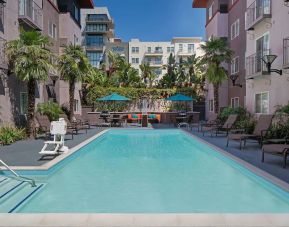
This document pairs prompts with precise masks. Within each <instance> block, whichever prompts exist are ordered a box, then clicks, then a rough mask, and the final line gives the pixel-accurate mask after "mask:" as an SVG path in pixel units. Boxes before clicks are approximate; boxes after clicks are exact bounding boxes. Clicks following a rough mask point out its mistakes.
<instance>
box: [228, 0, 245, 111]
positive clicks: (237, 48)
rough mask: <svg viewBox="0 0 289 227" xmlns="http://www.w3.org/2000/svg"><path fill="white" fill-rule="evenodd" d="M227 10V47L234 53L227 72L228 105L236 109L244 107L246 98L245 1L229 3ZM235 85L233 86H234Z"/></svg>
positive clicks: (233, 0)
mask: <svg viewBox="0 0 289 227" xmlns="http://www.w3.org/2000/svg"><path fill="white" fill-rule="evenodd" d="M228 4H229V9H228V31H229V32H228V36H229V37H228V41H229V47H230V49H231V50H232V51H233V52H234V55H233V59H232V62H231V63H230V64H229V67H228V72H229V78H232V79H233V80H234V83H233V82H232V80H231V79H229V81H228V86H229V87H228V102H229V103H228V105H229V106H231V107H233V108H236V107H239V106H241V107H244V106H245V97H246V69H245V66H246V62H245V55H246V39H247V33H246V31H245V24H246V17H245V13H246V9H247V8H246V5H247V3H246V1H243V0H232V1H229V3H228ZM234 85H235V86H234Z"/></svg>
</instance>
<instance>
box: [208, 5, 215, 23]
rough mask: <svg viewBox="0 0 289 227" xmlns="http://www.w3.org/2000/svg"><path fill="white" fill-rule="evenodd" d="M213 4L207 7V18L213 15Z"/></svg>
mask: <svg viewBox="0 0 289 227" xmlns="http://www.w3.org/2000/svg"><path fill="white" fill-rule="evenodd" d="M213 6H214V3H212V4H211V5H210V7H209V9H208V17H209V20H210V19H211V18H212V17H213Z"/></svg>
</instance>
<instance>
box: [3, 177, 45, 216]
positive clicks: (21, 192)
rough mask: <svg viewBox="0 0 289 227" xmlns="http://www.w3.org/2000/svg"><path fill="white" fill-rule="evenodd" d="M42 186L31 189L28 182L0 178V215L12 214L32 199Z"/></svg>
mask: <svg viewBox="0 0 289 227" xmlns="http://www.w3.org/2000/svg"><path fill="white" fill-rule="evenodd" d="M43 186H44V184H37V186H36V187H31V185H30V184H29V183H28V182H24V181H19V180H15V179H13V178H9V177H6V178H5V177H0V213H12V212H14V211H16V210H17V208H19V207H20V206H21V205H22V204H24V202H26V201H27V200H28V199H30V198H32V196H33V195H35V194H36V192H38V191H39V190H40V189H41V188H42V187H43Z"/></svg>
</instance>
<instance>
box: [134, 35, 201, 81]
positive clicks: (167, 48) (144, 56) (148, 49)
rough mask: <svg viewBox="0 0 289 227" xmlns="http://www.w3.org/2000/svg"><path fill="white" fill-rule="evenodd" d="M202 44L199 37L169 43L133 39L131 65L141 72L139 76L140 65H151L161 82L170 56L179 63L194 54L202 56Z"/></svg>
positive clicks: (179, 39)
mask: <svg viewBox="0 0 289 227" xmlns="http://www.w3.org/2000/svg"><path fill="white" fill-rule="evenodd" d="M201 44H202V38H199V37H185V38H173V39H172V41H169V42H141V41H140V40H139V39H132V40H131V41H130V42H129V63H131V65H132V66H133V67H134V68H135V69H137V70H139V74H141V70H140V65H141V64H143V63H149V64H150V66H151V67H152V68H153V69H154V72H155V73H156V74H157V76H158V78H157V79H158V80H160V79H161V78H162V77H163V76H164V75H165V74H166V72H167V70H166V68H165V66H166V65H167V63H168V58H169V56H170V54H173V56H174V57H175V59H176V61H177V62H180V59H183V61H185V60H186V58H187V57H189V56H192V55H193V54H196V55H197V56H201V55H202V51H201V50H200V45H201Z"/></svg>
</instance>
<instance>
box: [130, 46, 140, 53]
mask: <svg viewBox="0 0 289 227" xmlns="http://www.w3.org/2000/svg"><path fill="white" fill-rule="evenodd" d="M131 51H132V52H133V53H139V47H132V48H131Z"/></svg>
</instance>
